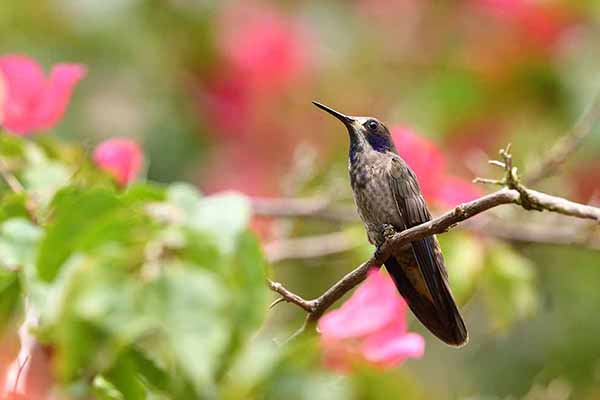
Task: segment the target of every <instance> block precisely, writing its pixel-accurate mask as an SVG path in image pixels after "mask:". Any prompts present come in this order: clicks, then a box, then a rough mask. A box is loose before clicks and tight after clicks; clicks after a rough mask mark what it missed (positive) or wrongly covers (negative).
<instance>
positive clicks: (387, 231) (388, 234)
mask: <svg viewBox="0 0 600 400" xmlns="http://www.w3.org/2000/svg"><path fill="white" fill-rule="evenodd" d="M382 233H383V237H384V238H385V240H390V239H391V238H392V237H393V236H394V235H395V234H396V230H395V229H394V227H393V226H392V225H390V224H383V226H382Z"/></svg>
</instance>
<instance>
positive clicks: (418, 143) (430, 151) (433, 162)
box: [391, 126, 481, 206]
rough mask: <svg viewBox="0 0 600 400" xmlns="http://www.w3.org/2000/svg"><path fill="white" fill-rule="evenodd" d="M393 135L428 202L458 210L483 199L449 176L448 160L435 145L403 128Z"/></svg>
mask: <svg viewBox="0 0 600 400" xmlns="http://www.w3.org/2000/svg"><path fill="white" fill-rule="evenodd" d="M391 133H392V139H393V140H394V143H395V145H396V148H397V149H398V153H400V156H401V157H402V158H403V159H404V160H405V161H406V163H407V164H408V165H409V166H410V167H411V168H412V169H413V171H415V174H416V175H417V178H418V180H419V186H420V187H421V191H422V192H423V196H424V197H425V198H426V199H427V200H430V201H433V202H437V203H439V204H441V205H445V206H455V205H458V204H460V203H464V202H467V201H471V200H474V199H476V198H477V197H479V196H480V195H481V191H480V190H479V189H478V188H477V187H476V186H475V185H473V184H472V183H471V182H469V181H467V180H464V179H462V178H459V177H456V176H451V175H448V173H447V170H446V158H445V157H444V155H443V154H442V152H441V151H440V149H439V148H438V147H437V145H436V144H435V143H434V142H433V141H431V140H429V139H427V138H425V137H423V136H419V135H417V134H415V133H414V132H413V131H412V130H410V129H408V128H406V127H402V126H396V127H394V128H392V130H391Z"/></svg>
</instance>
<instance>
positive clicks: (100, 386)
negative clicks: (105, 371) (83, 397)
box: [92, 375, 126, 400]
mask: <svg viewBox="0 0 600 400" xmlns="http://www.w3.org/2000/svg"><path fill="white" fill-rule="evenodd" d="M92 387H93V391H94V397H95V398H97V399H100V400H125V399H126V397H125V396H124V395H123V393H121V392H120V391H119V389H118V388H117V387H116V385H114V384H113V383H112V382H110V381H108V380H107V379H106V378H105V377H104V376H102V375H96V377H95V378H94V381H93V382H92Z"/></svg>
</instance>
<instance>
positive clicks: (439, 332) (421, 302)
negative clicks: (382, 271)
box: [385, 237, 468, 346]
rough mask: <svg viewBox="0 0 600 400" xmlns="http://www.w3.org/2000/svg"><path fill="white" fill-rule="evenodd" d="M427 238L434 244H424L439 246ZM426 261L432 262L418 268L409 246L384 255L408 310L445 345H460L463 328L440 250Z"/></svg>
mask: <svg viewBox="0 0 600 400" xmlns="http://www.w3.org/2000/svg"><path fill="white" fill-rule="evenodd" d="M427 239H428V238H427ZM430 239H431V240H433V241H434V243H428V245H433V246H435V245H437V246H439V245H438V244H437V241H435V239H434V238H433V237H431V238H430ZM414 244H415V243H413V245H414ZM436 253H437V252H436ZM430 261H431V263H432V264H433V265H428V266H426V268H420V267H419V263H418V262H417V258H416V257H415V254H414V252H413V249H412V248H409V249H407V250H405V251H403V252H402V253H401V254H396V255H394V256H392V257H390V258H388V259H387V261H386V262H385V267H386V269H387V271H388V273H389V274H390V275H391V276H392V278H393V280H394V283H395V284H396V287H397V288H398V291H399V292H400V294H401V295H402V297H404V299H405V300H406V302H407V303H408V306H409V307H410V309H411V310H412V312H413V313H414V314H415V315H416V317H417V318H418V319H419V321H421V323H423V325H425V327H427V329H429V330H430V331H431V332H432V333H433V334H434V335H435V336H437V337H438V338H440V339H441V340H443V341H444V342H446V343H447V344H450V345H453V346H461V345H464V344H465V343H466V342H467V341H468V333H467V328H466V327H465V323H464V322H463V319H462V317H461V315H460V313H459V311H458V307H457V306H456V303H455V301H454V298H453V297H452V292H451V291H450V287H449V286H448V280H447V275H446V270H445V267H444V261H443V258H442V257H441V252H439V256H438V254H435V255H434V257H432V258H431V259H430Z"/></svg>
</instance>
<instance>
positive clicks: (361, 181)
mask: <svg viewBox="0 0 600 400" xmlns="http://www.w3.org/2000/svg"><path fill="white" fill-rule="evenodd" d="M314 104H315V105H316V106H317V107H319V108H320V109H322V110H324V111H326V112H328V113H329V114H331V115H333V116H334V117H336V118H337V119H338V120H340V121H341V122H342V123H343V124H344V125H345V126H346V128H347V129H348V133H349V135H350V152H349V164H348V169H349V172H350V183H351V185H352V191H353V193H354V200H355V202H356V206H357V208H358V214H359V215H360V218H361V219H362V221H363V222H364V224H365V228H366V230H367V237H368V239H369V242H370V243H371V244H373V245H375V246H376V247H377V248H378V249H379V247H380V246H381V245H382V244H383V243H384V242H385V240H386V238H388V237H391V236H393V235H394V234H395V233H396V232H400V231H403V230H405V229H408V228H410V227H413V226H416V225H419V224H422V223H424V222H427V221H429V220H430V219H431V214H430V213H429V210H428V209H427V205H426V204H425V200H424V199H423V195H422V193H421V189H420V188H419V183H418V182H417V178H416V176H415V173H414V172H413V171H412V170H411V169H410V167H409V166H408V165H407V164H406V162H404V160H403V159H402V158H401V157H400V156H399V155H398V152H397V150H396V147H395V146H394V143H393V141H392V138H391V135H390V132H389V130H388V129H387V128H386V126H385V125H383V124H382V123H381V122H379V121H378V120H377V119H375V118H370V117H353V116H348V115H344V114H342V113H340V112H338V111H335V110H333V109H332V108H330V107H327V106H325V105H323V104H320V103H317V102H314ZM384 264H385V267H386V269H387V271H388V273H389V274H390V275H391V277H392V278H393V280H394V283H395V284H396V287H397V288H398V291H399V292H400V294H402V296H403V297H404V299H405V300H406V302H407V303H408V306H409V307H410V309H411V310H412V311H413V313H414V314H415V315H416V316H417V318H418V319H419V320H420V321H421V322H422V323H423V325H425V326H426V327H427V328H428V329H429V330H430V331H431V332H432V333H433V334H434V335H436V336H437V337H438V338H440V339H441V340H443V341H444V342H446V343H448V344H450V345H455V346H460V345H463V344H465V343H466V342H467V340H468V333H467V328H466V327H465V324H464V322H463V319H462V317H461V315H460V313H459V311H458V307H457V306H456V302H455V301H454V298H453V297H452V292H451V290H450V287H449V285H448V274H447V272H446V268H445V266H444V257H443V256H442V252H441V249H440V245H439V243H438V241H437V239H436V238H435V236H429V237H426V238H424V239H421V240H416V241H414V242H412V243H410V244H407V245H403V246H402V247H399V248H397V249H393V251H392V256H390V257H389V258H388V259H387V260H386V261H385V263H384Z"/></svg>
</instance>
